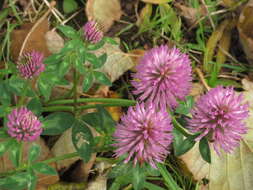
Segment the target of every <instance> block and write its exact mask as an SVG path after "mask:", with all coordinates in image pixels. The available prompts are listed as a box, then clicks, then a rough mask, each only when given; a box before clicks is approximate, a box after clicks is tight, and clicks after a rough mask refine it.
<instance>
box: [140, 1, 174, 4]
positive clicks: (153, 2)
mask: <svg viewBox="0 0 253 190" xmlns="http://www.w3.org/2000/svg"><path fill="white" fill-rule="evenodd" d="M141 1H143V2H145V3H152V4H162V3H168V2H171V0H141Z"/></svg>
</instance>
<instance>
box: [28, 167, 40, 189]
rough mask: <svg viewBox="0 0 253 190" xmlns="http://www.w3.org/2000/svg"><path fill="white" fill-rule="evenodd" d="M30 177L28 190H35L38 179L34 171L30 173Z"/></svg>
mask: <svg viewBox="0 0 253 190" xmlns="http://www.w3.org/2000/svg"><path fill="white" fill-rule="evenodd" d="M29 176H30V178H29V181H28V184H27V187H28V190H35V189H36V184H37V180H38V177H37V176H36V174H35V173H34V172H33V171H32V170H30V171H29Z"/></svg>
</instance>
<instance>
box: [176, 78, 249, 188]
mask: <svg viewBox="0 0 253 190" xmlns="http://www.w3.org/2000/svg"><path fill="white" fill-rule="evenodd" d="M244 84H247V85H246V86H245V89H247V90H248V89H249V90H248V91H245V92H243V94H244V98H245V101H248V102H249V104H250V116H249V118H248V119H247V120H246V125H247V126H248V129H249V130H248V133H247V134H246V135H244V138H243V140H242V141H241V144H240V146H239V147H238V148H237V149H236V150H235V151H234V153H233V154H225V153H222V155H221V156H220V157H219V156H218V155H217V154H216V153H215V152H214V151H213V149H212V148H211V158H212V163H211V164H208V163H207V162H205V161H204V160H202V158H201V156H200V154H199V150H198V145H195V146H194V148H193V149H191V150H190V151H189V152H187V153H186V154H184V155H183V156H181V157H180V158H181V159H182V160H183V161H184V163H185V164H186V166H187V167H188V169H189V170H190V171H191V173H192V174H193V176H194V178H195V179H196V180H201V179H203V178H207V179H209V184H208V189H209V190H249V189H252V187H253V178H252V176H253V126H252V123H253V109H252V108H253V101H251V100H252V97H251V96H252V94H253V88H252V87H253V84H249V81H244Z"/></svg>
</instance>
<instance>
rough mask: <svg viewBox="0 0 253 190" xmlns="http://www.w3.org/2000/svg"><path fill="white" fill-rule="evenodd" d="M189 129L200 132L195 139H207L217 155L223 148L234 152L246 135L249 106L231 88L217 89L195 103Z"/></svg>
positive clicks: (219, 87) (220, 87)
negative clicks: (205, 137)
mask: <svg viewBox="0 0 253 190" xmlns="http://www.w3.org/2000/svg"><path fill="white" fill-rule="evenodd" d="M191 113H192V119H190V120H189V125H190V127H189V129H190V130H191V132H193V133H197V132H201V134H200V136H198V137H197V138H196V140H200V139H201V138H203V137H204V136H207V138H208V140H209V141H210V142H213V147H214V149H215V151H216V153H217V154H218V155H220V149H223V150H224V151H225V152H227V153H231V152H232V151H233V150H234V148H235V147H237V146H239V143H240V140H241V139H242V134H245V133H246V132H247V128H246V126H245V123H244V122H243V120H244V119H246V118H247V117H248V104H247V103H243V97H242V94H241V95H237V94H236V93H235V91H234V90H233V88H232V87H226V88H223V87H222V86H218V87H216V88H213V89H211V90H210V91H209V92H207V94H205V95H203V96H202V97H200V98H199V100H198V101H197V102H196V106H195V108H193V109H192V111H191Z"/></svg>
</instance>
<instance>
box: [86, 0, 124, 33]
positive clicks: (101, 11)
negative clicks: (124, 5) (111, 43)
mask: <svg viewBox="0 0 253 190" xmlns="http://www.w3.org/2000/svg"><path fill="white" fill-rule="evenodd" d="M101 7H102V8H101ZM86 15H87V17H88V19H89V20H96V21H97V22H98V23H99V24H100V25H101V26H102V30H103V31H104V32H107V31H108V30H109V29H110V27H111V26H112V24H113V22H114V21H116V20H119V19H120V17H121V15H122V11H121V6H120V1H119V0H106V1H105V0H88V1H87V3H86Z"/></svg>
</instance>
